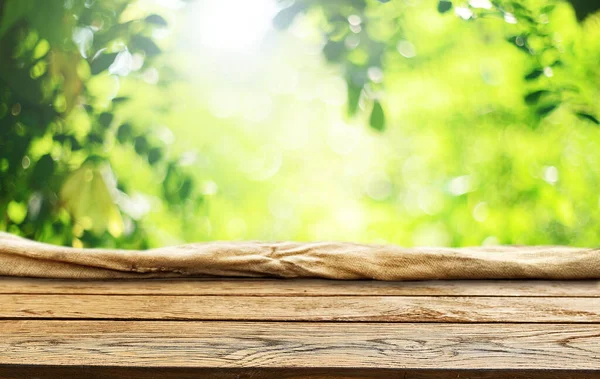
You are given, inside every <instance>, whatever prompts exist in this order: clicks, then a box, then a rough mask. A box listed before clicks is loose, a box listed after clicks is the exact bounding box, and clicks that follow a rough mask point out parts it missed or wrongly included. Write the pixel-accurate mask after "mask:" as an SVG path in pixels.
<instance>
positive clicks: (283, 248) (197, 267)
mask: <svg viewBox="0 0 600 379" xmlns="http://www.w3.org/2000/svg"><path fill="white" fill-rule="evenodd" d="M0 275H1V276H20V277H39V278H62V279H112V278H156V277H275V278H325V279H342V280H350V279H373V280H387V281H392V280H434V279H600V250H598V249H592V248H575V247H564V246H493V247H464V248H441V247H440V248H436V247H416V248H403V247H399V246H393V245H366V244H356V243H349V242H306V243H305V242H226V241H219V242H205V243H193V244H186V245H179V246H170V247H162V248H157V249H150V250H118V249H78V248H71V247H63V246H55V245H50V244H45V243H40V242H35V241H31V240H27V239H24V238H21V237H17V236H14V235H11V234H8V233H2V232H0Z"/></svg>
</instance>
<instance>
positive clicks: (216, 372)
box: [0, 365, 600, 379]
mask: <svg viewBox="0 0 600 379" xmlns="http://www.w3.org/2000/svg"><path fill="white" fill-rule="evenodd" d="M32 378H36V379H56V378H61V379H81V378H86V379H132V378H135V379H159V378H160V379H598V378H600V372H598V371H589V370H560V371H552V372H550V371H549V370H523V371H515V370H510V369H509V370H430V369H425V370H420V369H415V370H413V369H357V368H293V367H289V368H230V369H219V368H213V369H210V368H209V369H207V368H189V367H185V368H183V367H160V368H156V367H151V368H149V367H114V366H112V367H111V366H109V367H106V366H94V367H86V366H44V365H35V366H31V365H25V366H20V365H0V379H32Z"/></svg>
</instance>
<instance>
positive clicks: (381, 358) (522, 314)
mask: <svg viewBox="0 0 600 379" xmlns="http://www.w3.org/2000/svg"><path fill="white" fill-rule="evenodd" d="M0 378H12V379H15V378H40V379H42V378H68V379H70V378H73V379H75V378H183V379H187V378H231V379H233V378H239V379H244V378H248V379H249V378H254V379H256V378H313V379H317V378H401V379H409V378H412V379H417V378H461V379H465V378H489V379H491V378H515V379H516V378H545V379H552V378H600V281H585V282H584V281H573V282H543V281H486V282H482V281H468V282H467V281H452V282H450V281H448V282H404V283H402V282H370V281H361V282H358V281H356V282H344V281H326V280H273V279H268V280H258V279H257V280H247V279H244V280H240V279H237V280H236V279H233V280H232V279H222V280H144V281H100V282H98V281H96V282H94V281H57V280H40V279H14V278H0Z"/></svg>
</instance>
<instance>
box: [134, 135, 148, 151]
mask: <svg viewBox="0 0 600 379" xmlns="http://www.w3.org/2000/svg"><path fill="white" fill-rule="evenodd" d="M134 148H135V152H136V153H138V154H139V155H143V154H146V153H147V152H148V140H147V139H146V137H144V136H139V137H137V138H136V139H135V142H134Z"/></svg>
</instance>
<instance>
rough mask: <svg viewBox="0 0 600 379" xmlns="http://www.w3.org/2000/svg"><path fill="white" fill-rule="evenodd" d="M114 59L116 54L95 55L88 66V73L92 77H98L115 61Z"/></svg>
mask: <svg viewBox="0 0 600 379" xmlns="http://www.w3.org/2000/svg"><path fill="white" fill-rule="evenodd" d="M116 57H117V53H109V54H103V53H101V54H100V55H97V56H96V57H95V58H94V60H93V61H92V64H91V65H90V71H91V73H92V75H98V74H99V73H101V72H102V71H104V70H106V69H107V68H109V67H110V65H111V64H113V62H114V61H115V58H116Z"/></svg>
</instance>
